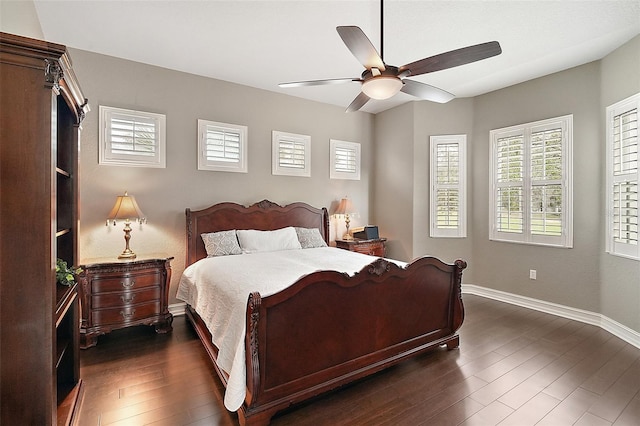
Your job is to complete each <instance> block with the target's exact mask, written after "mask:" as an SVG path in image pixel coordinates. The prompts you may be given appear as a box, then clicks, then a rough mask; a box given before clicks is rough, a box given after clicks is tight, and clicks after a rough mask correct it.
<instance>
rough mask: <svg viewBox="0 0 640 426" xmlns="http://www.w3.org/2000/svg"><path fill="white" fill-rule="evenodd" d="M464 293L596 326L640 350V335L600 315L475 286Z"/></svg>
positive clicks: (470, 285)
mask: <svg viewBox="0 0 640 426" xmlns="http://www.w3.org/2000/svg"><path fill="white" fill-rule="evenodd" d="M462 293H466V294H474V295H476V296H481V297H486V298H488V299H493V300H498V301H500V302H505V303H510V304H512V305H517V306H522V307H523V308H529V309H534V310H536V311H540V312H545V313H548V314H552V315H557V316H560V317H563V318H568V319H572V320H575V321H580V322H583V323H586V324H591V325H595V326H598V327H600V328H602V329H604V330H606V331H608V332H609V333H611V334H613V335H614V336H616V337H619V338H620V339H622V340H624V341H625V342H627V343H629V344H630V345H633V346H635V347H636V348H639V349H640V333H638V332H637V331H635V330H632V329H630V328H629V327H627V326H625V325H622V324H620V323H619V322H616V321H614V320H612V319H611V318H608V317H606V316H604V315H602V314H599V313H595V312H590V311H585V310H582V309H576V308H572V307H570V306H564V305H558V304H557V303H552V302H546V301H544V300H539V299H533V298H531V297H526V296H520V295H518V294H513V293H507V292H504V291H500V290H494V289H491V288H486V287H481V286H478V285H474V284H463V285H462Z"/></svg>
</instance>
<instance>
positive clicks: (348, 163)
mask: <svg viewBox="0 0 640 426" xmlns="http://www.w3.org/2000/svg"><path fill="white" fill-rule="evenodd" d="M329 151H330V156H331V158H330V164H331V170H330V173H329V177H330V178H331V179H351V180H360V144H359V143H355V142H346V141H339V140H335V139H331V142H330V150H329Z"/></svg>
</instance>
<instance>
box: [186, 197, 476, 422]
mask: <svg viewBox="0 0 640 426" xmlns="http://www.w3.org/2000/svg"><path fill="white" fill-rule="evenodd" d="M186 221H187V265H190V264H192V263H194V262H196V261H197V260H199V259H202V258H204V257H206V251H205V247H204V243H203V241H202V238H201V237H200V234H202V233H207V232H218V231H224V230H230V229H257V230H274V229H279V228H282V227H285V226H299V227H306V228H312V227H316V228H318V229H319V230H320V233H321V235H322V236H323V238H324V239H325V241H329V216H328V213H327V210H326V209H325V208H322V209H317V208H314V207H311V206H309V205H307V204H304V203H293V204H289V205H287V206H284V207H281V206H279V205H277V204H274V203H272V202H270V201H267V200H264V201H261V202H259V203H256V204H254V205H252V206H250V207H244V206H242V205H239V204H235V203H221V204H216V205H214V206H212V207H209V208H207V209H204V210H199V211H191V210H190V209H187V210H186ZM465 267H466V263H465V262H464V261H463V260H457V261H456V262H455V264H454V265H448V264H445V263H443V262H441V261H440V260H438V259H436V258H433V257H424V258H420V259H417V260H415V261H413V262H412V263H411V264H410V265H408V266H407V267H406V268H405V269H403V268H400V267H398V266H396V265H395V264H394V263H391V262H388V261H386V260H384V259H381V258H380V259H375V260H374V261H373V262H372V263H371V264H370V265H369V266H368V267H365V268H364V269H363V270H362V271H361V272H359V273H357V274H355V275H354V276H353V277H349V276H348V275H347V274H342V273H338V272H335V271H320V272H314V273H312V274H310V275H306V276H304V277H302V278H301V279H300V280H298V281H297V282H296V283H295V284H293V285H292V286H290V287H288V288H286V289H285V290H283V291H281V292H279V293H276V294H273V295H271V296H268V297H264V298H262V297H261V296H260V294H259V293H255V292H254V293H252V294H251V295H249V297H248V301H247V312H246V337H245V348H246V356H245V357H246V374H247V377H246V386H247V389H246V397H245V401H244V404H243V405H242V406H241V407H240V409H239V410H238V418H239V421H240V424H243V425H244V424H247V425H249V424H250V425H262V424H268V423H269V421H270V419H271V417H272V416H273V415H274V414H275V413H276V412H277V411H279V410H282V409H284V408H286V407H288V406H290V405H292V404H295V403H298V402H300V401H303V400H306V399H308V398H311V397H313V396H315V395H318V394H320V393H323V392H326V391H329V390H331V389H335V388H337V387H339V386H342V385H345V384H347V383H350V382H353V381H354V380H357V379H360V378H363V377H365V376H367V375H370V374H372V373H375V372H377V371H380V370H382V369H384V368H386V367H389V366H391V365H393V364H396V363H398V362H400V361H402V360H404V359H407V358H409V357H412V356H415V355H417V354H420V353H423V352H425V351H428V350H430V349H434V348H437V347H440V346H443V345H446V347H447V348H448V349H454V348H457V347H458V344H459V339H458V335H457V334H456V331H457V330H458V329H459V328H460V326H461V325H462V321H463V318H464V308H463V304H462V298H461V290H460V284H461V278H462V270H463V269H464V268H465ZM265 273H266V271H265ZM186 313H187V317H188V319H189V320H190V321H191V323H192V324H193V326H194V328H195V330H196V332H197V333H198V336H199V337H200V340H201V341H202V344H203V345H204V347H205V348H206V350H207V352H208V354H209V356H210V357H211V360H212V361H213V365H214V367H215V369H216V371H217V373H218V375H219V376H220V379H221V380H222V382H223V383H224V384H225V386H226V384H227V379H228V375H227V373H226V372H224V371H223V370H222V369H221V368H220V367H218V365H217V364H216V358H217V353H218V350H217V348H216V347H215V345H213V344H212V342H211V334H210V333H209V331H208V330H207V327H206V326H205V325H204V323H203V321H202V320H201V319H200V317H199V316H198V314H197V313H196V312H195V311H194V310H193V309H192V308H191V307H190V306H187V310H186ZM285 342H286V343H285Z"/></svg>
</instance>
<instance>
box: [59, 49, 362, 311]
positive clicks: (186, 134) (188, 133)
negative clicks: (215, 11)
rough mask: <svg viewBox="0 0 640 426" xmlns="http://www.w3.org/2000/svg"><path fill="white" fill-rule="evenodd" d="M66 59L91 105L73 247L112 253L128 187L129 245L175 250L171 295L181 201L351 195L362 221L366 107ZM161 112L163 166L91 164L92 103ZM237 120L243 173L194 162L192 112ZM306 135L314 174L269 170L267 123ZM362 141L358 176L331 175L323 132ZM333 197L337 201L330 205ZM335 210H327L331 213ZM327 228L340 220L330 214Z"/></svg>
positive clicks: (195, 205) (180, 265)
mask: <svg viewBox="0 0 640 426" xmlns="http://www.w3.org/2000/svg"><path fill="white" fill-rule="evenodd" d="M71 57H72V58H73V65H74V69H75V72H76V74H77V76H78V80H79V81H80V84H81V86H82V89H83V91H84V94H85V96H86V97H87V98H89V102H90V105H91V108H92V111H91V112H90V113H89V114H88V116H87V118H86V119H85V121H84V123H83V131H82V142H81V160H80V163H81V178H80V203H81V210H80V211H81V214H80V222H81V225H82V228H81V232H80V255H81V259H82V261H83V262H85V261H90V259H96V258H103V257H108V258H111V259H115V257H116V256H117V255H118V254H119V253H120V252H121V251H122V249H123V248H124V239H123V233H122V225H121V224H119V225H118V226H116V227H113V226H109V227H106V226H105V219H106V215H107V214H108V213H109V210H110V209H111V207H112V206H113V203H114V201H115V197H116V196H117V195H120V194H122V193H123V192H124V191H125V190H127V191H129V193H130V194H132V195H134V196H135V197H136V199H137V201H138V204H139V205H140V208H141V209H142V211H143V212H144V213H145V215H146V216H147V218H148V224H146V225H143V226H142V227H138V226H136V227H135V228H134V231H133V232H132V237H131V248H132V250H133V251H135V252H136V253H138V254H139V255H140V256H143V255H149V254H152V253H166V254H168V255H172V256H175V260H174V261H173V263H172V265H173V272H174V274H173V280H172V281H173V282H172V289H171V291H170V299H171V300H170V303H173V302H175V300H174V299H173V296H174V295H175V291H176V289H177V282H178V279H179V277H180V275H181V273H182V271H183V269H184V259H185V216H184V210H185V208H187V207H189V208H192V209H202V208H205V207H208V206H209V205H211V204H214V203H217V202H222V201H234V202H238V203H241V204H245V205H248V204H252V203H254V202H257V201H260V200H262V199H264V198H267V199H269V200H271V201H274V202H276V203H278V204H287V203H290V202H294V201H305V202H307V203H309V204H311V205H314V206H318V207H322V206H326V207H328V208H330V209H331V207H332V204H335V203H337V202H338V201H339V200H340V198H342V197H343V196H345V195H348V196H349V197H350V198H352V200H353V202H354V204H355V206H356V207H357V208H358V212H359V215H358V217H356V218H354V220H353V221H352V226H358V225H361V224H366V223H368V222H369V193H370V188H369V186H370V184H369V182H370V179H371V170H370V166H369V165H370V164H371V157H372V145H373V136H372V135H373V134H372V132H373V116H372V115H371V114H367V113H362V112H358V113H351V114H345V112H344V108H341V107H337V106H330V105H325V104H321V103H318V102H311V101H306V100H302V99H299V98H295V97H291V96H285V95H281V94H276V93H273V92H268V91H264V90H257V89H253V88H249V87H246V86H240V85H236V84H231V83H227V82H223V81H219V80H213V79H210V78H204V77H199V76H195V75H191V74H186V73H182V72H177V71H171V70H167V69H163V68H158V67H153V66H149V65H145V64H140V63H136V62H131V61H127V60H122V59H117V58H113V57H109V56H104V55H99V54H95V53H91V52H86V51H80V50H75V49H74V50H71ZM99 105H107V106H114V107H120V108H128V109H135V110H142V111H150V112H155V113H162V114H166V116H167V167H166V168H165V169H152V168H136V167H117V166H103V165H98V106H99ZM198 118H202V119H208V120H213V121H220V122H225V123H233V124H242V125H246V126H248V128H249V173H246V174H244V173H228V172H211V171H198V170H197V157H196V146H197V140H196V130H197V119H198ZM272 130H281V131H286V132H292V133H300V134H306V135H310V136H311V151H312V154H311V161H312V164H311V177H310V178H304V177H286V176H273V175H272V174H271V132H272ZM332 138H334V139H340V140H346V141H352V142H359V143H360V144H362V170H361V180H359V181H352V180H332V179H329V141H330V139H332ZM333 207H335V206H333ZM331 212H332V211H331V210H330V213H331ZM331 225H332V233H331V238H332V239H334V238H335V235H336V232H338V235H342V233H343V232H344V222H343V221H338V220H332V222H331Z"/></svg>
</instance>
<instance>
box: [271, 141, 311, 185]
mask: <svg viewBox="0 0 640 426" xmlns="http://www.w3.org/2000/svg"><path fill="white" fill-rule="evenodd" d="M271 147H272V159H271V163H272V166H271V172H272V173H273V174H274V175H286V176H305V177H309V176H311V137H310V136H306V135H296V134H293V133H285V132H279V131H276V130H274V131H273V134H272V146H271Z"/></svg>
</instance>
